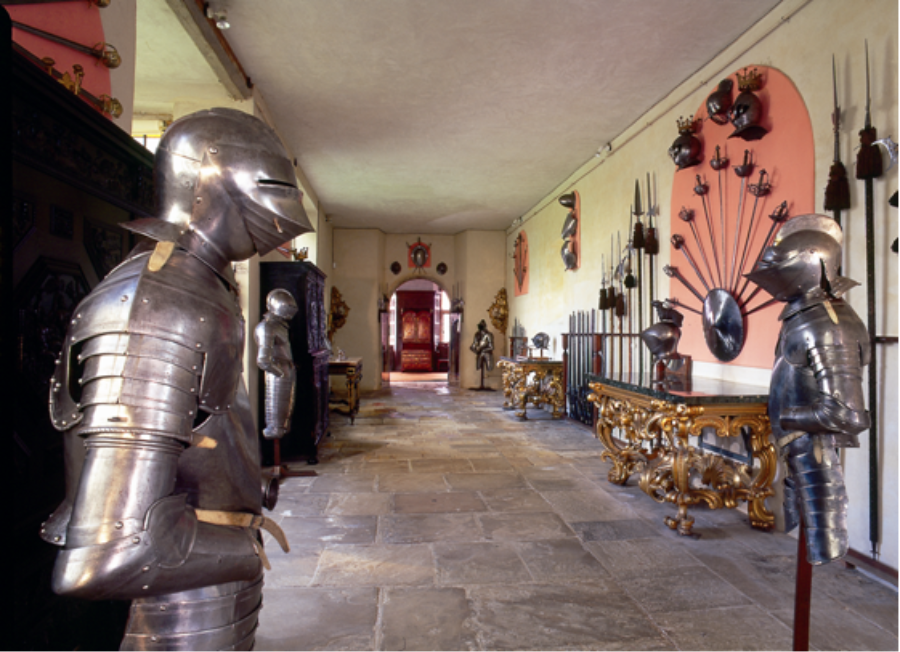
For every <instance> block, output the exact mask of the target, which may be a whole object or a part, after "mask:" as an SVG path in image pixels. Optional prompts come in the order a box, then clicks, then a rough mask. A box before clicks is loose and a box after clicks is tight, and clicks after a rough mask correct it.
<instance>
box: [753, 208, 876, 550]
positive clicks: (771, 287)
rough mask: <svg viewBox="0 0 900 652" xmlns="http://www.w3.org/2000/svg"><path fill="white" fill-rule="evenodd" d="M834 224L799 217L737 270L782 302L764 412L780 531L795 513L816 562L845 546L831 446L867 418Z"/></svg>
mask: <svg viewBox="0 0 900 652" xmlns="http://www.w3.org/2000/svg"><path fill="white" fill-rule="evenodd" d="M841 245H842V235H841V229H840V226H839V225H838V224H837V223H836V222H835V221H834V220H832V219H831V218H830V217H828V216H825V215H802V216H798V217H795V218H794V219H792V220H789V221H787V222H786V223H785V225H784V226H783V227H782V228H781V230H780V232H779V233H778V235H777V237H776V239H775V242H774V243H773V244H772V246H770V247H768V248H767V249H766V250H765V252H764V253H763V256H762V259H761V260H760V262H759V263H758V264H757V266H756V268H755V269H754V270H753V271H752V272H750V273H749V274H748V275H747V276H748V278H750V279H751V280H752V281H754V282H755V283H757V284H759V285H760V286H761V287H762V288H763V289H764V290H766V291H767V292H768V293H769V294H771V295H772V296H773V297H775V298H776V299H778V300H779V301H783V302H785V303H786V305H785V307H784V310H783V311H782V313H781V315H780V317H779V319H780V320H781V321H782V327H781V334H780V336H779V340H778V346H777V349H776V351H775V365H774V368H773V370H772V381H771V387H770V390H769V418H770V420H771V423H772V433H773V435H774V437H775V440H776V445H777V446H778V448H779V449H780V451H781V456H782V459H784V460H785V462H786V466H787V477H786V479H785V491H784V495H785V498H784V501H785V503H784V508H785V521H786V528H787V529H788V530H791V529H793V528H794V527H795V526H796V525H797V524H798V523H799V519H800V518H803V523H804V526H805V528H806V540H807V558H808V559H809V561H810V563H813V564H823V563H827V562H830V561H834V560H836V559H840V558H841V557H842V556H844V554H846V552H847V548H848V545H849V544H848V536H847V523H846V520H847V491H846V489H845V487H844V478H843V472H842V470H841V463H840V459H839V457H838V454H837V451H836V448H843V447H855V446H858V445H859V444H858V442H857V434H858V433H859V432H861V431H863V430H865V429H866V428H867V427H868V426H869V416H868V413H867V412H866V409H865V399H864V397H863V388H862V368H863V367H864V366H865V365H867V364H868V363H869V359H868V358H869V338H868V334H867V331H866V327H865V325H864V324H863V323H862V321H861V320H860V319H859V317H858V316H857V315H856V313H855V312H854V311H853V308H851V307H850V306H849V305H848V304H847V303H846V302H844V300H843V299H841V295H842V294H843V293H844V292H845V291H846V290H848V289H849V288H851V287H853V286H854V285H856V283H855V282H854V281H852V280H850V279H846V278H843V277H840V276H838V274H837V270H838V266H839V265H840V261H841Z"/></svg>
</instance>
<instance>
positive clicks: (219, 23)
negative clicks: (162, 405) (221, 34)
mask: <svg viewBox="0 0 900 652" xmlns="http://www.w3.org/2000/svg"><path fill="white" fill-rule="evenodd" d="M206 17H207V18H209V19H210V20H214V21H215V22H216V27H218V28H219V29H228V28H229V27H231V23H229V22H228V12H227V11H225V10H224V9H213V8H212V7H210V6H209V5H206Z"/></svg>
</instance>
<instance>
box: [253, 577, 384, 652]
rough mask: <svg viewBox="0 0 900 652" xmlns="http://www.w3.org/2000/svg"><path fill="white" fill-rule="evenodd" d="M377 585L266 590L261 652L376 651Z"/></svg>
mask: <svg viewBox="0 0 900 652" xmlns="http://www.w3.org/2000/svg"><path fill="white" fill-rule="evenodd" d="M377 617H378V593H377V590H376V589H374V588H356V587H352V588H346V589H298V588H268V587H267V588H266V589H265V594H264V597H263V609H262V611H261V612H260V615H259V629H258V630H257V632H256V647H255V649H257V650H373V649H375V622H376V619H377Z"/></svg>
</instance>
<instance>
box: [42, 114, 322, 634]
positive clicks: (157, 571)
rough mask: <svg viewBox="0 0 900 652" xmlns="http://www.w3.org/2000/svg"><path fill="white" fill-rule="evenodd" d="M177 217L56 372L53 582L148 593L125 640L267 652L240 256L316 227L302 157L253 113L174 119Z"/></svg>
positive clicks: (140, 255) (101, 305) (168, 191)
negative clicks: (62, 485) (61, 484)
mask: <svg viewBox="0 0 900 652" xmlns="http://www.w3.org/2000/svg"><path fill="white" fill-rule="evenodd" d="M156 173H157V182H158V188H159V191H160V218H161V219H156V218H150V219H144V220H139V221H136V222H131V223H129V224H127V225H126V228H130V229H131V230H132V231H135V232H137V233H140V234H142V235H145V236H147V237H148V240H145V241H143V242H142V243H141V244H139V245H138V246H137V247H136V248H135V249H134V250H133V251H132V252H131V253H130V254H129V255H128V257H127V258H126V260H125V261H124V262H123V263H122V264H121V265H119V266H118V267H116V268H115V269H114V270H113V271H112V272H110V274H109V275H108V276H107V277H106V278H105V279H103V281H102V282H101V283H100V284H99V285H98V286H97V287H96V288H95V289H94V291H93V292H92V293H91V294H90V295H88V296H87V297H86V298H85V299H84V300H83V301H82V302H81V304H79V306H78V307H77V308H76V310H75V313H74V314H73V316H72V321H71V324H70V327H69V332H68V334H67V339H66V342H65V345H64V347H63V350H62V353H61V355H60V358H59V359H58V361H57V368H56V372H55V374H54V377H53V379H52V383H51V394H50V413H51V419H52V422H53V425H54V426H55V427H56V428H57V429H59V430H61V431H63V432H64V433H65V434H64V437H65V451H66V489H67V494H66V499H65V501H64V502H63V504H62V505H61V506H60V507H59V508H58V509H57V510H56V511H55V512H54V514H53V515H52V516H51V517H50V519H49V520H48V522H47V523H46V524H45V525H44V527H43V529H42V536H43V537H44V538H45V540H47V541H50V542H52V543H55V544H57V545H59V546H62V550H61V551H60V553H59V556H58V558H57V562H56V565H55V567H54V572H53V579H52V585H53V589H54V591H56V592H57V593H60V594H63V595H67V596H73V597H81V598H87V599H132V600H133V602H132V611H131V618H130V620H129V624H128V630H127V634H126V637H125V639H124V640H123V642H122V647H123V649H226V648H232V649H250V648H251V647H252V645H253V640H254V639H253V633H254V630H255V628H256V613H257V611H258V609H259V607H260V604H261V603H260V587H261V585H262V569H263V566H265V565H267V562H266V558H265V552H264V551H263V548H262V544H261V538H260V536H259V529H260V528H262V529H266V530H269V531H270V532H272V533H273V536H275V538H276V539H277V540H278V541H279V542H282V543H283V544H284V545H285V546H286V542H284V538H283V536H282V535H281V533H280V530H278V528H277V526H274V525H273V524H272V523H271V522H270V521H268V519H266V518H265V517H264V516H262V515H261V511H262V496H261V482H260V479H261V478H260V476H261V473H260V466H259V452H258V443H257V437H256V433H255V432H254V430H255V429H254V425H253V421H252V417H251V412H250V405H249V401H248V398H247V392H246V390H245V389H244V385H243V382H242V380H241V376H240V375H241V356H242V352H243V338H244V324H243V318H242V316H241V312H240V308H239V305H238V301H237V289H236V286H235V282H234V279H233V276H232V273H231V263H232V262H233V261H238V260H243V259H246V258H249V257H250V256H252V255H254V254H255V253H257V252H260V253H265V252H267V251H270V250H271V249H272V248H273V247H275V246H277V245H279V244H281V243H283V242H285V241H287V240H290V239H291V238H293V237H295V236H297V235H299V234H301V233H304V232H306V231H309V230H311V226H310V224H309V221H308V219H307V218H306V214H305V212H304V210H303V207H302V205H301V203H300V192H299V190H298V189H297V187H296V183H295V176H294V174H293V170H292V166H291V162H290V160H289V159H288V157H287V155H286V153H285V150H284V148H283V147H282V145H281V144H280V142H279V141H278V139H277V137H276V135H275V133H274V132H273V131H272V130H271V129H270V128H269V127H267V126H266V125H265V124H263V123H262V122H261V121H260V120H258V119H256V118H253V117H252V116H249V115H246V114H243V113H240V112H238V111H233V110H229V109H213V110H210V111H202V112H199V113H195V114H193V115H190V116H186V117H184V118H182V119H180V120H178V121H176V122H175V123H174V124H172V125H171V127H170V128H169V129H168V130H167V132H166V134H165V136H164V137H163V139H162V141H161V143H160V146H159V150H158V153H157V168H156Z"/></svg>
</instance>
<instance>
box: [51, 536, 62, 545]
mask: <svg viewBox="0 0 900 652" xmlns="http://www.w3.org/2000/svg"><path fill="white" fill-rule="evenodd" d="M53 540H54V541H56V542H57V543H59V542H60V541H62V537H61V536H59V535H58V534H57V535H56V536H55V537H53Z"/></svg>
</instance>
